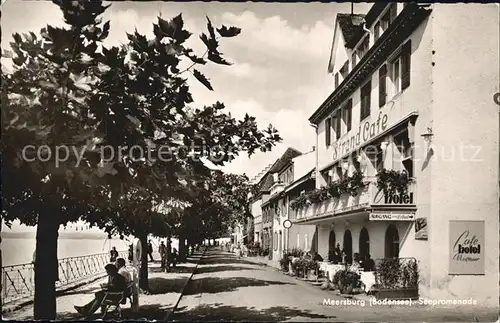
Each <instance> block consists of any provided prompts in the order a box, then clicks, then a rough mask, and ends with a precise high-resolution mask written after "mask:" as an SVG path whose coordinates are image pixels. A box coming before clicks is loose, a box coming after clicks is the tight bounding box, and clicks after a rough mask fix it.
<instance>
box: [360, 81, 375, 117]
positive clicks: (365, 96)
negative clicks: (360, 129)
mask: <svg viewBox="0 0 500 323" xmlns="http://www.w3.org/2000/svg"><path fill="white" fill-rule="evenodd" d="M371 91H372V82H371V81H368V83H366V84H365V85H363V87H362V88H361V118H360V120H361V121H362V120H364V119H366V118H367V117H369V116H370V103H371Z"/></svg>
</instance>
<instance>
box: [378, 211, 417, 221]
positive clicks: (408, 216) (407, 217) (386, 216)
mask: <svg viewBox="0 0 500 323" xmlns="http://www.w3.org/2000/svg"><path fill="white" fill-rule="evenodd" d="M369 219H370V221H413V220H414V219H415V213H396V212H384V213H383V212H373V213H370V218H369Z"/></svg>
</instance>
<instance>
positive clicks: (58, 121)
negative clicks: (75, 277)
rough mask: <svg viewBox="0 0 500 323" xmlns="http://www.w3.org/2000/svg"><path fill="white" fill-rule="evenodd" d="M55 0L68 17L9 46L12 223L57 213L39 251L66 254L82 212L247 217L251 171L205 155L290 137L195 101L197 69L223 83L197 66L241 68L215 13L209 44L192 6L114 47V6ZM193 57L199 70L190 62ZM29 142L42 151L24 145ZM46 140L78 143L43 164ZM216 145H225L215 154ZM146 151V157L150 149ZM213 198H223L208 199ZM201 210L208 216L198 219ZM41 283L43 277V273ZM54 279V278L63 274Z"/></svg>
mask: <svg viewBox="0 0 500 323" xmlns="http://www.w3.org/2000/svg"><path fill="white" fill-rule="evenodd" d="M53 2H54V3H55V4H56V5H58V6H59V8H60V9H61V11H62V13H63V16H64V19H65V22H66V23H67V25H68V26H66V27H53V26H50V25H49V26H47V27H45V28H43V29H42V30H40V32H39V33H35V32H30V33H28V34H22V35H20V34H14V35H13V42H11V43H10V45H11V51H9V52H6V53H4V55H5V56H7V57H10V58H11V59H12V62H13V63H14V71H13V72H11V73H6V72H4V71H3V70H2V75H1V81H2V92H1V99H2V102H1V106H2V135H3V138H2V139H3V140H2V143H1V153H2V171H3V172H5V173H7V174H9V178H10V179H13V178H14V179H15V180H9V179H6V180H4V181H3V183H2V184H3V185H2V206H3V207H2V218H3V219H4V220H5V221H6V222H7V224H9V223H11V222H12V221H13V220H15V219H18V220H20V221H21V223H23V224H27V225H32V226H33V225H38V228H40V227H43V226H44V225H45V224H46V221H49V222H51V223H52V224H53V226H52V228H54V229H55V230H54V231H51V232H50V233H49V232H46V233H44V234H45V237H46V239H45V240H44V239H38V241H37V257H38V254H40V255H44V254H45V255H47V257H55V255H56V254H57V252H56V250H54V249H53V248H57V244H56V243H55V244H53V243H52V242H51V243H50V244H49V240H50V241H54V239H55V241H56V242H57V228H58V226H59V225H60V224H65V223H67V222H71V221H76V220H78V219H83V220H85V221H87V222H89V223H90V224H92V225H95V226H99V227H101V228H103V229H105V230H106V231H107V232H108V233H109V234H110V235H111V234H119V235H121V236H123V235H129V234H132V235H135V236H137V237H140V238H141V239H144V237H145V236H147V235H148V234H151V233H152V234H155V235H170V234H180V233H183V234H185V233H186V232H185V231H191V232H190V234H191V236H193V235H195V234H198V233H202V234H203V235H204V236H208V235H214V234H218V233H220V232H222V231H224V230H226V229H227V227H228V226H230V225H231V224H233V223H234V222H235V221H238V220H240V218H241V217H244V216H247V214H248V210H247V209H245V208H247V207H248V201H247V200H246V199H247V195H245V194H246V193H247V192H248V190H249V187H248V185H247V184H246V183H245V181H246V179H244V178H240V177H237V176H232V175H224V174H220V173H213V172H211V171H210V170H209V169H208V168H207V167H206V166H205V164H204V163H203V162H202V161H201V158H202V157H205V158H208V159H210V160H211V161H212V162H213V163H214V164H216V165H224V164H227V163H228V162H230V161H232V160H234V158H236V156H238V155H239V154H240V153H242V152H246V153H247V154H248V155H249V156H251V155H252V154H253V153H254V152H256V151H264V152H265V151H269V150H271V149H272V147H273V146H274V145H275V144H276V143H277V142H279V141H280V140H281V137H280V136H279V134H278V132H277V130H276V129H275V128H274V127H272V126H271V125H270V126H269V127H268V128H267V129H263V130H261V129H259V128H258V126H257V123H256V120H255V118H253V117H251V116H249V115H246V116H245V117H244V119H243V120H236V119H234V118H232V117H231V116H230V115H229V114H227V113H225V112H224V109H225V106H224V105H223V104H222V103H220V102H216V103H214V104H213V105H211V106H205V107H203V108H194V107H191V106H190V104H192V103H193V98H192V95H191V93H190V89H189V86H188V83H187V78H186V77H184V76H185V74H186V73H193V75H194V77H195V78H196V79H197V80H199V81H200V82H201V83H202V84H204V85H205V86H206V87H207V88H209V89H210V90H213V88H212V86H211V85H210V83H209V81H208V78H207V77H206V76H205V75H203V73H202V72H201V71H200V70H198V69H194V67H195V66H196V65H200V66H201V65H206V64H207V63H209V62H210V63H215V64H218V65H230V63H228V62H227V61H226V60H225V59H224V57H223V55H222V53H221V52H220V51H219V38H218V36H217V35H216V34H215V29H214V27H213V26H212V23H211V22H210V20H209V19H208V18H207V21H208V22H207V30H208V32H207V33H203V34H202V35H201V37H200V38H201V40H202V41H203V43H205V45H206V47H207V51H206V53H205V54H203V55H197V54H195V53H194V51H193V50H192V49H190V48H188V47H186V45H185V42H186V40H187V39H189V38H190V37H191V35H192V34H191V33H190V32H189V31H187V30H185V28H184V22H183V19H182V15H178V16H176V17H174V18H173V19H171V20H164V19H162V18H160V17H159V18H158V22H157V23H155V24H153V31H154V37H153V38H148V37H146V36H144V35H142V34H140V33H139V32H138V31H135V32H134V33H132V34H127V38H128V42H127V43H125V44H123V45H121V46H106V45H104V44H103V41H104V40H106V38H107V37H108V35H109V29H110V22H109V21H106V22H104V23H103V22H102V19H101V18H99V16H100V15H101V14H102V13H104V12H105V10H106V9H107V8H108V7H109V5H108V6H104V5H103V3H102V1H84V0H77V1H62V0H54V1H53ZM217 32H218V34H219V35H220V36H221V37H224V38H227V37H234V36H237V35H238V34H239V33H240V29H239V28H237V27H226V26H222V27H220V28H218V29H217ZM183 62H188V63H189V64H190V65H189V67H187V68H186V69H181V66H182V64H183ZM27 145H34V148H35V149H28V150H24V149H23V148H25V147H27ZM42 145H47V146H48V147H50V148H51V149H55V147H62V146H65V147H69V151H65V150H64V149H63V148H59V150H60V151H59V152H62V153H66V154H67V158H66V160H64V161H63V162H62V163H61V162H58V157H59V158H60V157H61V156H57V155H56V154H54V153H52V154H51V155H50V154H49V153H48V151H47V150H45V151H43V150H42V157H44V161H42V160H40V158H34V157H36V156H35V152H36V148H38V147H41V146H42ZM138 147H139V148H140V149H138ZM186 147H192V148H190V149H185V148H186ZM193 147H194V148H193ZM207 147H208V148H214V147H217V148H218V149H217V152H215V153H214V152H213V149H207ZM110 148H112V149H110ZM164 148H168V156H167V157H165V152H164ZM111 150H113V151H114V154H113V155H112V156H111V153H110V151H111ZM141 150H142V151H143V152H146V153H147V158H140V157H144V156H140V154H138V151H141ZM53 152H54V150H53ZM104 152H106V154H103V153H104ZM23 154H25V155H24V156H23ZM222 183H223V184H224V185H222V186H223V187H221V188H220V189H219V190H217V189H215V188H216V187H217V185H221V184H222ZM214 192H215V194H213V193H214ZM207 203H208V204H210V203H212V204H213V205H214V206H213V207H212V208H207V205H208V204H207ZM245 203H246V204H245ZM207 209H208V211H207ZM200 211H206V212H207V213H206V216H202V217H199V218H198V217H197V215H199V212H200ZM41 215H44V216H41ZM49 215H50V217H48V216H49ZM47 219H49V220H47ZM52 224H51V225H52ZM200 225H201V226H200ZM200 227H201V228H203V230H201V229H199V228H200ZM200 230H201V231H200ZM39 233H40V230H39ZM49 245H50V248H49V247H48V246H49ZM44 248H48V249H44ZM51 248H52V249H51ZM52 255H53V256H52ZM40 257H41V258H40V259H42V256H40ZM51 259H52V258H50V259H48V258H47V259H44V260H46V261H47V263H50V262H51ZM146 265H147V264H146ZM37 266H38V268H44V266H45V264H44V263H37ZM47 268H48V267H47ZM48 270H49V269H48ZM50 270H56V269H50ZM50 270H49V271H50ZM146 275H147V271H146ZM36 276H37V275H36V274H35V277H36ZM35 280H36V281H37V284H38V285H39V283H40V279H35ZM44 283H45V284H48V285H44V286H46V287H50V289H52V288H53V287H54V286H53V285H54V282H51V281H48V282H44ZM51 284H52V286H50V285H51ZM40 286H41V285H40ZM38 290H40V289H38ZM52 297H54V299H52ZM46 298H47V299H50V300H49V301H50V302H51V305H50V306H49V307H50V308H48V309H45V314H43V315H41V316H40V315H35V318H43V319H54V318H55V309H53V308H52V305H53V306H54V307H55V293H54V294H53V295H52V294H51V295H48V296H47V295H46ZM39 299H40V297H38V298H37V297H36V299H35V303H36V304H37V302H39V301H38V300H39ZM37 307H38V308H41V307H40V306H35V312H36V311H37V309H36V308H37Z"/></svg>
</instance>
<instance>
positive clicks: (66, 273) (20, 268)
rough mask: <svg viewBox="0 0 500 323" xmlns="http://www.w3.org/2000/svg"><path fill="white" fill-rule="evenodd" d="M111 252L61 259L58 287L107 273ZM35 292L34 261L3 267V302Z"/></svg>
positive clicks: (122, 252) (120, 255) (120, 252)
mask: <svg viewBox="0 0 500 323" xmlns="http://www.w3.org/2000/svg"><path fill="white" fill-rule="evenodd" d="M118 254H119V257H122V258H124V259H127V258H128V251H119V252H118ZM108 263H109V253H100V254H93V255H87V256H80V257H70V258H62V259H59V266H58V267H59V277H58V278H59V280H58V281H57V282H56V289H57V290H59V289H63V288H65V287H68V286H70V285H73V284H77V283H80V282H83V281H85V280H88V279H91V278H98V277H99V276H102V275H104V274H105V270H104V266H106V264H108ZM34 294H35V266H34V264H33V263H28V264H20V265H13V266H5V267H2V295H1V297H2V304H8V303H10V302H13V301H17V300H20V299H23V298H28V297H31V296H33V295H34Z"/></svg>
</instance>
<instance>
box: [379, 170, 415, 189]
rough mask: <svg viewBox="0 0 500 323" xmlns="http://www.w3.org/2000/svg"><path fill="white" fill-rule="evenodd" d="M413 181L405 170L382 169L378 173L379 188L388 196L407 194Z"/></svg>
mask: <svg viewBox="0 0 500 323" xmlns="http://www.w3.org/2000/svg"><path fill="white" fill-rule="evenodd" d="M412 182H413V180H412V179H411V178H410V176H409V175H408V172H406V171H405V170H402V171H397V170H392V169H391V170H387V169H385V168H384V169H382V170H381V171H379V172H378V173H377V187H378V189H379V190H381V191H383V192H384V194H386V195H393V194H406V193H407V192H408V186H409V185H410V184H411V183H412Z"/></svg>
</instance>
